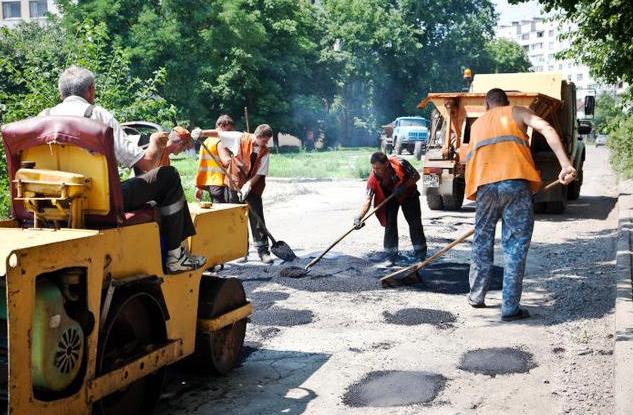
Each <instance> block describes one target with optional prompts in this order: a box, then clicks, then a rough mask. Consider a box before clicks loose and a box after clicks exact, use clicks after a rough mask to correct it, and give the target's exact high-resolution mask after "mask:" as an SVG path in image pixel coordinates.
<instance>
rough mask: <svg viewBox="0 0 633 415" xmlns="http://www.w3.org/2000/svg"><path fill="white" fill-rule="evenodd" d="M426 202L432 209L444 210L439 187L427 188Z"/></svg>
mask: <svg viewBox="0 0 633 415" xmlns="http://www.w3.org/2000/svg"><path fill="white" fill-rule="evenodd" d="M426 204H427V206H428V207H429V209H431V210H442V209H443V208H444V204H443V203H442V196H440V194H439V193H438V191H437V189H435V188H431V189H426Z"/></svg>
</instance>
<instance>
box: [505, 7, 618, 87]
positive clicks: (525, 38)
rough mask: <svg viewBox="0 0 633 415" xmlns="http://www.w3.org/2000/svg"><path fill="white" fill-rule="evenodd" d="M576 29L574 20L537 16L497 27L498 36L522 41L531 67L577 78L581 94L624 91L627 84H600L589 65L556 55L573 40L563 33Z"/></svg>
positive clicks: (575, 81) (575, 80)
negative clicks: (564, 20) (558, 19)
mask: <svg viewBox="0 0 633 415" xmlns="http://www.w3.org/2000/svg"><path fill="white" fill-rule="evenodd" d="M572 29H573V26H572V25H571V24H566V23H563V24H561V23H560V22H558V21H555V20H552V19H546V18H541V17H537V18H534V19H530V20H522V21H519V22H512V23H511V24H507V25H501V26H499V27H497V32H496V36H497V37H498V38H503V39H509V40H513V41H515V42H516V43H518V44H519V45H521V47H523V49H524V50H525V51H526V52H527V55H528V57H529V58H530V62H531V63H532V67H531V68H530V70H532V71H534V72H557V73H562V74H563V76H564V77H566V78H567V79H568V80H570V81H573V82H574V83H575V84H576V88H577V90H578V97H579V98H582V97H583V96H584V95H586V94H587V93H589V94H594V93H595V94H599V93H601V92H608V93H613V94H621V93H623V92H624V88H623V87H624V86H623V85H604V84H600V83H599V82H598V81H596V80H595V79H594V78H593V77H592V76H591V74H590V73H589V68H588V67H587V66H585V65H581V64H578V63H575V62H573V61H572V60H568V59H558V58H557V57H556V54H557V53H559V52H561V51H563V50H565V49H567V48H568V47H569V41H568V40H566V39H561V34H562V33H568V32H569V31H570V30H572Z"/></svg>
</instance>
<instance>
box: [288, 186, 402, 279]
mask: <svg viewBox="0 0 633 415" xmlns="http://www.w3.org/2000/svg"><path fill="white" fill-rule="evenodd" d="M395 195H396V194H395V193H392V194H390V195H389V196H388V197H387V198H386V199H385V200H383V201H382V202H380V203H379V204H378V206H376V207H375V208H374V209H372V210H371V211H370V212H369V213H367V214H366V215H365V217H364V218H363V219H362V220H361V221H360V223H361V225H360V226H361V227H362V226H363V225H365V221H367V219H369V218H370V217H371V216H372V215H373V214H374V213H376V211H378V209H380V208H382V207H383V206H384V205H386V204H387V202H389V201H390V200H391V199H392V198H393V197H394V196H395ZM356 229H357V228H356V226H352V227H351V228H350V229H349V230H348V231H347V232H345V233H344V234H343V235H341V236H340V237H339V238H338V239H337V240H336V241H334V242H333V243H332V245H330V246H328V247H327V248H326V249H325V251H323V252H322V253H321V255H319V256H318V257H316V258H314V259H313V260H312V261H310V263H309V264H308V265H306V266H305V268H301V267H287V268H284V269H282V270H281V272H280V273H279V275H280V276H282V277H289V278H300V277H303V276H305V275H307V274H308V273H309V272H310V268H312V267H313V266H315V265H316V263H317V262H319V261H320V260H321V258H323V257H324V256H325V254H327V253H328V252H330V250H331V249H332V248H334V247H335V246H336V245H337V244H338V243H339V242H341V241H342V240H343V239H344V238H345V237H346V236H347V235H349V234H350V233H352V232H353V231H354V230H356Z"/></svg>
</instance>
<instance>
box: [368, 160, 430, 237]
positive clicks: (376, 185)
mask: <svg viewBox="0 0 633 415" xmlns="http://www.w3.org/2000/svg"><path fill="white" fill-rule="evenodd" d="M389 164H390V165H391V168H392V169H393V171H394V172H395V173H396V176H397V177H398V182H397V183H394V189H395V188H396V187H397V186H399V185H401V184H403V183H405V182H406V181H407V180H409V179H411V177H406V174H405V172H404V169H403V168H402V165H401V164H400V160H399V159H398V157H397V156H391V157H389ZM417 187H418V186H417V185H416V184H415V182H413V181H412V182H411V183H409V184H408V185H407V188H406V190H405V191H404V193H403V194H402V196H400V197H399V198H398V202H399V203H400V204H402V202H404V201H405V200H407V198H408V197H409V196H411V193H413V191H414V190H415V189H417ZM367 189H369V190H372V191H373V192H374V207H376V206H378V205H379V204H381V203H382V202H383V200H385V197H386V196H385V192H383V190H382V186H381V185H380V179H379V178H377V177H376V176H375V175H374V172H373V171H372V172H371V174H370V175H369V178H368V179H367ZM376 218H377V219H378V222H380V224H381V225H382V226H385V225H386V224H387V211H386V210H385V207H384V206H383V207H381V208H380V209H378V210H377V211H376Z"/></svg>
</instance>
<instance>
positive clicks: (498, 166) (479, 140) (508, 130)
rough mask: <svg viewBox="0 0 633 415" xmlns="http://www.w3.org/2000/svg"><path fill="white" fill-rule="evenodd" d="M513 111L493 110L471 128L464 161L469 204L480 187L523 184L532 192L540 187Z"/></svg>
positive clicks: (504, 109)
mask: <svg viewBox="0 0 633 415" xmlns="http://www.w3.org/2000/svg"><path fill="white" fill-rule="evenodd" d="M512 108H513V107H512V106H505V107H495V108H492V109H490V110H488V111H486V113H485V114H484V115H482V116H481V117H479V118H478V119H477V120H476V121H475V122H474V123H473V125H472V127H471V131H470V142H469V143H468V153H467V154H466V160H465V161H466V191H465V196H466V197H467V198H468V199H470V200H476V198H477V188H478V187H479V186H482V185H485V184H489V183H496V182H500V181H503V180H513V179H523V180H526V181H528V183H529V184H530V188H531V189H532V191H533V192H536V191H537V190H538V189H539V188H540V186H541V176H540V175H539V173H538V171H537V170H536V167H535V166H534V160H533V159H532V153H531V151H530V141H529V137H528V136H527V135H526V134H525V133H524V132H523V131H522V130H521V128H519V126H518V125H517V123H516V122H515V121H514V118H512Z"/></svg>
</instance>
